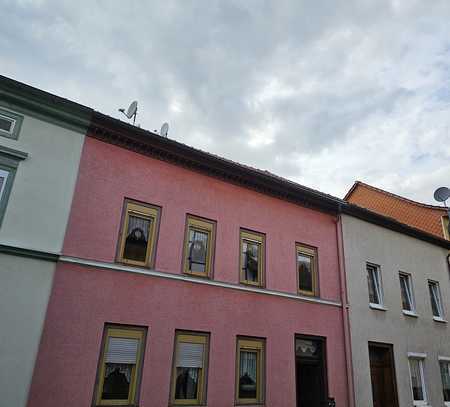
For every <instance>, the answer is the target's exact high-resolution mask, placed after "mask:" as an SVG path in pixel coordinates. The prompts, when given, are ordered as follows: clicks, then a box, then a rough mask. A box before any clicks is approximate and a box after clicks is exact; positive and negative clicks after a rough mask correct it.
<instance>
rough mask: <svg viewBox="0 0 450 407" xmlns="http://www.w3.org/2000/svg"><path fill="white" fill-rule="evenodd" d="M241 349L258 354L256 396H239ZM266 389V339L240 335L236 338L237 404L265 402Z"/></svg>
mask: <svg viewBox="0 0 450 407" xmlns="http://www.w3.org/2000/svg"><path fill="white" fill-rule="evenodd" d="M241 350H250V351H254V352H256V354H257V365H256V372H257V373H256V374H257V380H256V398H253V399H244V398H240V397H239V372H240V365H241V357H240V356H241ZM265 391H266V339H265V338H257V337H251V336H240V335H238V336H237V338H236V372H235V404H236V405H248V404H263V403H264V401H265Z"/></svg>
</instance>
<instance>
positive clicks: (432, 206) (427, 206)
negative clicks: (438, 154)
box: [344, 181, 445, 211]
mask: <svg viewBox="0 0 450 407" xmlns="http://www.w3.org/2000/svg"><path fill="white" fill-rule="evenodd" d="M358 185H361V186H363V187H367V188H369V189H372V190H374V191H377V192H381V193H382V194H385V195H389V196H391V197H393V198H396V199H399V200H401V201H406V202H408V203H410V204H413V205H416V206H421V207H424V208H428V209H437V210H442V211H445V208H444V207H443V206H437V205H431V204H426V203H423V202H418V201H414V200H412V199H410V198H406V197H404V196H401V195H397V194H394V193H393V192H390V191H386V190H384V189H381V188H378V187H375V186H373V185H370V184H366V183H365V182H362V181H355V183H354V184H353V186H352V188H351V189H350V191H349V192H348V193H347V194H346V195H345V197H344V200H346V201H347V200H348V198H349V196H350V195H351V194H352V193H353V191H354V190H355V189H356V187H357V186H358Z"/></svg>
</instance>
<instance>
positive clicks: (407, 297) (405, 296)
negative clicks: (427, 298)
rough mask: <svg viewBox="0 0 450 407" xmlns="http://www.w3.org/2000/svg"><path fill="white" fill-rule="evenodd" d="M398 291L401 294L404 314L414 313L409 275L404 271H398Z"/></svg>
mask: <svg viewBox="0 0 450 407" xmlns="http://www.w3.org/2000/svg"><path fill="white" fill-rule="evenodd" d="M399 278H400V293H401V296H402V308H403V311H404V312H405V313H406V314H415V311H416V310H415V304H414V296H413V289H412V281H411V276H410V275H409V274H406V273H400V274H399Z"/></svg>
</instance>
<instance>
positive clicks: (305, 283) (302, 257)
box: [298, 253, 314, 291]
mask: <svg viewBox="0 0 450 407" xmlns="http://www.w3.org/2000/svg"><path fill="white" fill-rule="evenodd" d="M313 261H314V258H313V257H312V256H308V255H306V254H303V253H299V254H298V282H299V289H300V290H303V291H314V287H313Z"/></svg>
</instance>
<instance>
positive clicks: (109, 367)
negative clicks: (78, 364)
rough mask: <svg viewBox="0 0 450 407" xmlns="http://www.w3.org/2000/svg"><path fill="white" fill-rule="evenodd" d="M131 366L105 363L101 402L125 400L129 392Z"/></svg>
mask: <svg viewBox="0 0 450 407" xmlns="http://www.w3.org/2000/svg"><path fill="white" fill-rule="evenodd" d="M132 370H133V365H132V364H124V363H106V364H105V381H104V383H103V391H102V399H103V400H127V399H128V396H129V392H130V383H131V374H132Z"/></svg>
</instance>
